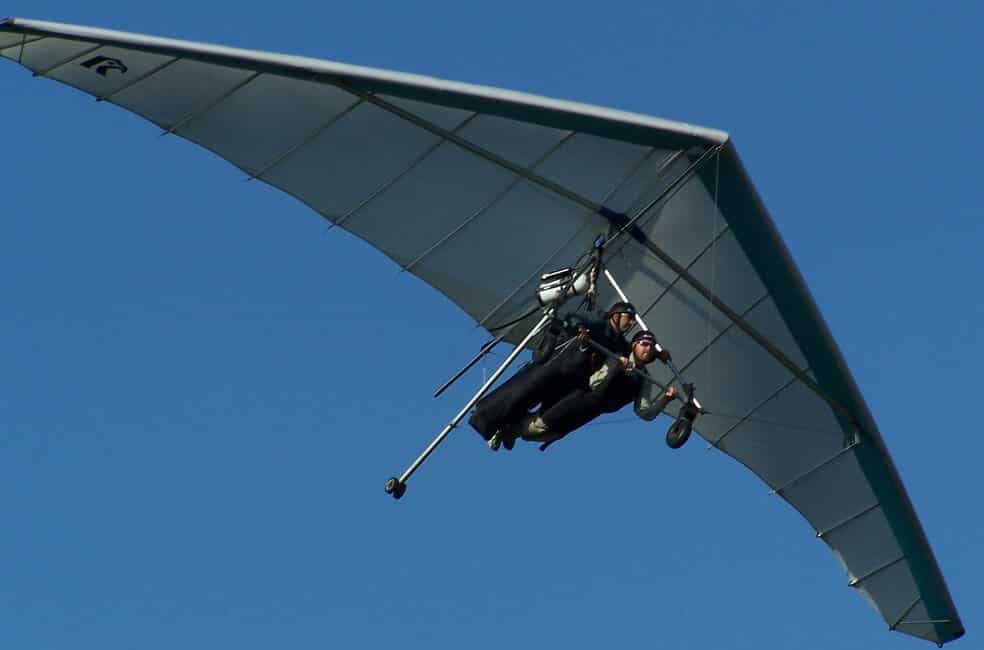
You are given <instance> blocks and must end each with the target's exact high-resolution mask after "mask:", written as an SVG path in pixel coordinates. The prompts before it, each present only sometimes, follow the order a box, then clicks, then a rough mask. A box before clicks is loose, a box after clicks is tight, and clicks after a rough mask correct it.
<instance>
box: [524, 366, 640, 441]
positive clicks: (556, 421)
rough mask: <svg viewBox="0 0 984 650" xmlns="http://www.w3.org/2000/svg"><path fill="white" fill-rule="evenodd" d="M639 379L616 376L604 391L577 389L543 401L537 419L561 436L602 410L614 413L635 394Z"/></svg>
mask: <svg viewBox="0 0 984 650" xmlns="http://www.w3.org/2000/svg"><path fill="white" fill-rule="evenodd" d="M640 383H641V382H640V381H639V380H638V379H637V378H635V377H632V376H631V375H620V376H619V377H616V378H615V379H614V381H612V383H611V384H610V385H609V386H608V388H607V389H606V390H604V391H592V390H588V389H585V388H578V389H576V390H573V391H570V392H569V393H567V394H566V395H563V396H562V397H561V398H560V399H559V400H557V401H556V402H553V403H551V404H544V408H543V409H541V411H540V418H541V419H542V420H543V422H544V423H545V424H546V425H547V428H548V430H549V431H550V434H551V436H552V437H557V438H561V437H563V436H566V435H567V434H568V433H570V432H571V431H574V430H575V429H578V428H580V427H582V426H584V425H585V424H587V423H588V422H590V421H591V420H594V419H595V418H596V417H598V416H599V415H601V414H603V413H615V412H617V411H619V410H620V409H621V408H622V407H623V406H625V405H627V404H630V403H631V402H633V401H634V400H635V398H636V396H637V395H638V394H639V389H640V387H641V386H640Z"/></svg>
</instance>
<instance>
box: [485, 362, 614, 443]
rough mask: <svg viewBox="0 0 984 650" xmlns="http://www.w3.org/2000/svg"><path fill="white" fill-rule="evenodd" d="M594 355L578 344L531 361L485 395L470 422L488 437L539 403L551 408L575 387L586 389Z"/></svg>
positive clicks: (575, 389) (575, 388)
mask: <svg viewBox="0 0 984 650" xmlns="http://www.w3.org/2000/svg"><path fill="white" fill-rule="evenodd" d="M595 365H597V359H596V358H595V355H593V354H592V353H591V352H588V351H582V350H580V349H579V348H578V346H577V345H576V344H574V345H571V346H568V347H567V348H566V349H564V351H563V352H561V353H559V354H558V355H556V356H555V357H553V358H551V359H550V360H549V361H547V362H546V363H544V364H542V365H538V364H533V365H529V366H527V367H525V368H523V369H522V370H520V371H519V372H517V373H516V374H515V375H513V376H512V377H510V378H509V379H508V380H507V381H506V382H505V383H504V384H502V385H501V386H499V387H498V388H496V389H495V390H493V391H492V392H491V393H489V394H488V395H486V396H485V397H483V398H482V399H481V400H480V401H479V402H478V404H477V405H476V407H475V413H474V414H473V415H472V416H471V417H470V418H469V419H468V423H469V424H470V425H472V427H474V429H475V430H476V431H478V433H479V434H481V436H482V437H483V438H485V439H486V440H488V439H489V438H491V437H492V435H493V434H495V432H496V431H498V430H499V429H500V428H501V427H503V426H504V425H507V424H509V423H511V422H515V421H516V420H519V419H520V418H522V417H524V416H526V414H527V413H529V411H530V409H532V408H533V407H535V406H536V405H538V404H541V405H544V406H545V407H547V408H549V407H550V406H551V405H553V404H555V403H557V402H559V401H560V400H562V399H563V398H564V396H565V395H567V394H568V393H571V392H572V391H579V390H584V391H586V390H587V387H588V378H589V377H590V376H591V372H592V370H593V368H594V366H595Z"/></svg>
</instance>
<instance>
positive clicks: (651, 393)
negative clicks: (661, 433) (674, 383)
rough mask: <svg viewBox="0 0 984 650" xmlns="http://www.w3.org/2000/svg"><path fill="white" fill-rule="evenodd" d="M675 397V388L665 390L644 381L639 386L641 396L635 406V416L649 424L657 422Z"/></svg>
mask: <svg viewBox="0 0 984 650" xmlns="http://www.w3.org/2000/svg"><path fill="white" fill-rule="evenodd" d="M675 395H676V391H675V390H674V389H673V388H668V389H667V390H663V389H662V388H660V387H659V386H657V385H656V384H654V383H651V382H648V381H644V382H642V383H641V385H640V386H639V394H638V395H637V396H636V400H635V404H634V405H633V408H634V409H635V414H636V415H637V416H639V418H641V419H643V420H646V421H647V422H648V421H651V420H655V419H656V416H658V415H659V414H660V413H662V412H663V409H665V408H666V405H667V404H669V403H670V402H672V401H673V397H674V396H675Z"/></svg>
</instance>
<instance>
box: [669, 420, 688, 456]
mask: <svg viewBox="0 0 984 650" xmlns="http://www.w3.org/2000/svg"><path fill="white" fill-rule="evenodd" d="M693 428H694V422H693V420H691V419H689V418H686V417H683V416H681V417H678V418H677V419H676V421H675V422H674V423H673V424H672V425H671V426H670V430H669V431H667V432H666V444H667V445H668V446H669V448H670V449H679V448H680V447H682V446H683V445H684V444H685V443H686V442H687V439H688V438H690V432H691V430H692V429H693Z"/></svg>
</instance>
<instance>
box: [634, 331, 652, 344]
mask: <svg viewBox="0 0 984 650" xmlns="http://www.w3.org/2000/svg"><path fill="white" fill-rule="evenodd" d="M639 341H650V342H652V344H653V345H656V337H655V336H654V335H653V333H652V332H650V331H649V330H640V331H638V332H636V334H635V336H633V337H632V345H635V344H636V343H638V342H639Z"/></svg>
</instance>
